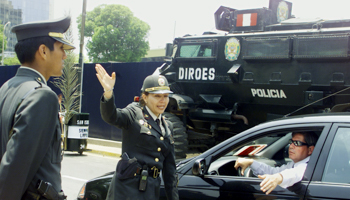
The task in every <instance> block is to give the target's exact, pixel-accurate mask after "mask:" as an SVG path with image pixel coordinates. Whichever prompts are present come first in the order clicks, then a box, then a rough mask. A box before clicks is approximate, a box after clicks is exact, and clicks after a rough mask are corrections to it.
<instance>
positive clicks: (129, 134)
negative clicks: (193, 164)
mask: <svg viewBox="0 0 350 200" xmlns="http://www.w3.org/2000/svg"><path fill="white" fill-rule="evenodd" d="M100 109H101V116H102V118H103V120H104V121H106V122H107V123H109V124H110V125H114V126H116V127H118V128H120V129H122V130H123V133H122V153H124V152H127V154H128V155H129V157H130V158H134V157H135V158H136V159H137V161H138V162H139V163H140V164H141V165H142V166H143V165H147V166H148V168H149V169H150V168H152V167H153V166H155V167H157V168H158V169H161V170H162V178H163V180H164V184H165V190H166V195H167V197H168V199H169V200H170V199H179V197H178V191H177V176H176V164H175V150H174V140H173V137H172V131H173V130H172V124H171V123H170V122H169V121H165V119H164V118H163V119H162V124H163V125H164V128H165V130H166V134H165V135H164V136H163V135H162V133H161V130H160V128H159V126H158V125H157V124H156V122H155V121H154V120H153V119H152V117H151V116H150V115H149V113H148V112H147V109H146V108H144V107H140V106H139V105H138V104H136V103H132V104H129V105H128V106H127V107H126V108H124V109H119V108H116V107H115V104H114V96H113V98H111V99H109V100H107V101H105V99H104V98H103V96H102V99H101V104H100ZM139 182H140V175H136V176H134V177H133V178H129V179H124V180H119V179H118V178H117V177H116V173H115V174H114V176H113V179H112V182H111V185H110V187H109V191H108V195H107V199H130V200H143V199H149V200H155V199H159V188H160V182H161V179H160V178H159V177H158V178H153V177H152V176H151V175H150V176H148V178H147V187H146V191H144V192H142V191H139Z"/></svg>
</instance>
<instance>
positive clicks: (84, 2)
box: [79, 0, 87, 113]
mask: <svg viewBox="0 0 350 200" xmlns="http://www.w3.org/2000/svg"><path fill="white" fill-rule="evenodd" d="M86 1H87V0H83V11H82V17H81V30H80V52H79V67H80V101H79V104H80V106H79V113H81V106H82V100H83V98H82V97H83V76H84V58H83V57H84V56H83V50H84V29H85V17H86Z"/></svg>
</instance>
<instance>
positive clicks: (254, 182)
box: [179, 123, 330, 200]
mask: <svg viewBox="0 0 350 200" xmlns="http://www.w3.org/2000/svg"><path fill="white" fill-rule="evenodd" d="M316 129H317V130H319V131H320V133H321V135H327V133H328V131H329V129H330V123H327V124H326V123H322V124H321V123H314V124H308V125H305V124H296V125H284V126H279V127H273V128H264V130H258V131H254V132H246V134H245V135H244V136H243V137H241V138H239V139H237V138H231V141H230V142H229V143H230V145H227V144H228V143H222V144H221V146H220V145H219V147H220V149H219V150H217V151H215V152H213V153H212V154H210V158H209V157H207V158H202V159H207V160H208V159H209V160H210V159H211V160H212V162H210V165H214V164H216V162H218V161H220V159H221V161H222V163H223V165H227V166H225V168H226V169H232V171H234V162H232V161H230V160H227V161H225V159H223V155H225V154H227V153H228V152H229V151H230V149H232V148H235V146H242V144H243V143H245V142H247V141H249V140H252V139H256V138H259V137H262V136H265V135H274V134H275V135H276V134H277V135H278V134H280V133H286V132H293V131H298V130H299V131H300V130H305V131H306V130H316ZM321 140H324V139H321ZM321 143H322V141H321ZM317 145H318V144H317ZM319 148H320V147H319ZM315 157H318V153H315ZM199 158H200V157H199ZM310 160H311V159H310ZM219 165H220V164H219ZM209 168H210V167H209ZM308 168H314V165H313V166H311V165H310V166H308ZM226 171H229V170H226ZM229 173H230V172H228V174H225V175H221V174H220V173H219V174H220V175H217V174H210V172H207V173H206V174H205V175H204V176H194V175H193V174H192V172H191V171H189V172H188V173H187V174H186V175H184V176H183V177H182V178H181V180H180V183H179V195H180V199H202V200H203V199H276V198H277V199H302V198H303V197H304V194H305V189H306V187H307V185H308V183H309V182H308V181H307V180H305V181H301V182H299V183H297V184H295V186H294V187H291V188H288V189H284V188H282V187H280V186H277V188H276V189H275V190H274V191H272V192H271V193H270V194H269V195H266V194H265V193H263V192H262V191H261V190H260V183H261V179H259V178H256V177H239V176H237V175H234V174H229ZM305 175H306V174H305ZM308 176H311V175H306V177H308Z"/></svg>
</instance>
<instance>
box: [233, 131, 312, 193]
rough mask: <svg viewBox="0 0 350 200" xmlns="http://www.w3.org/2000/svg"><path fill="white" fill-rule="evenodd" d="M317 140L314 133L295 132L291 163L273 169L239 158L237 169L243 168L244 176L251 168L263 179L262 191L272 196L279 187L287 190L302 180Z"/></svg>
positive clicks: (293, 134)
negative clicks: (247, 169)
mask: <svg viewBox="0 0 350 200" xmlns="http://www.w3.org/2000/svg"><path fill="white" fill-rule="evenodd" d="M317 139H318V136H317V135H316V134H315V133H314V132H294V133H292V139H291V140H289V144H290V146H289V150H288V152H289V158H290V159H292V161H291V162H288V163H287V164H285V165H282V166H280V167H271V166H269V165H267V164H265V163H261V162H258V161H255V160H253V159H248V158H238V159H237V161H236V164H235V168H236V169H238V167H241V174H242V175H244V170H245V169H246V168H247V167H250V168H251V169H252V170H253V173H254V174H255V175H257V176H258V177H259V178H260V179H263V181H262V182H261V183H260V189H261V190H262V191H263V192H265V193H266V194H270V193H271V191H272V190H274V189H275V188H276V187H277V185H280V186H281V187H283V188H287V187H289V186H292V185H294V184H295V183H297V182H299V181H301V180H302V178H303V176H304V172H305V169H306V167H307V163H308V162H309V160H310V155H311V154H312V152H313V150H314V148H315V144H316V142H317Z"/></svg>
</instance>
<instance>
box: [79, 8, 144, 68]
mask: <svg viewBox="0 0 350 200" xmlns="http://www.w3.org/2000/svg"><path fill="white" fill-rule="evenodd" d="M85 21H86V22H85V29H84V36H85V37H87V39H88V41H87V45H86V49H87V52H88V56H89V58H90V59H92V62H94V63H97V62H108V61H118V62H136V61H141V58H142V57H144V56H145V55H146V54H147V51H148V50H149V43H148V41H147V36H148V32H149V30H150V26H149V25H148V24H147V23H145V22H143V21H141V20H140V19H138V18H136V17H135V16H134V15H133V13H132V12H131V11H130V9H129V8H127V7H126V6H123V5H100V6H98V7H96V8H95V9H94V10H93V11H91V12H87V13H86V20H85ZM77 23H78V28H79V30H80V28H81V15H80V16H79V17H78V21H77Z"/></svg>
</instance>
